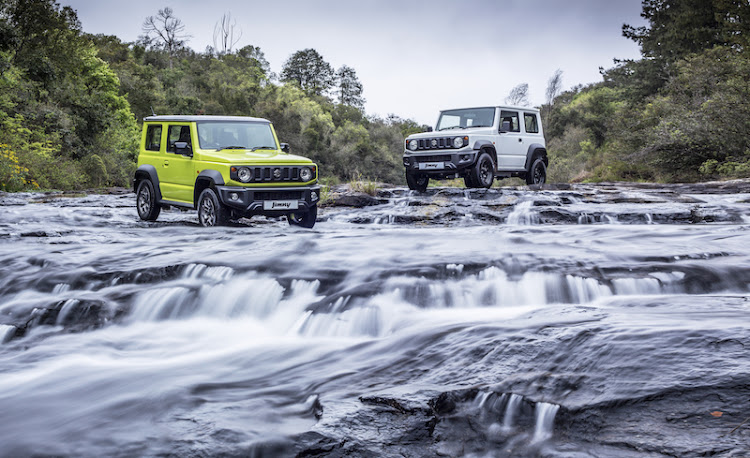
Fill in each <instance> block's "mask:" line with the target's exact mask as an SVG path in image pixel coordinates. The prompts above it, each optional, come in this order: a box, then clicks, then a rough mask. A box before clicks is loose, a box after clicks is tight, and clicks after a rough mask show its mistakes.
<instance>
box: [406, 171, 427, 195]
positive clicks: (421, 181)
mask: <svg viewBox="0 0 750 458" xmlns="http://www.w3.org/2000/svg"><path fill="white" fill-rule="evenodd" d="M429 183H430V178H429V177H428V176H427V175H416V174H413V173H409V172H408V171H407V172H406V184H407V185H408V186H409V189H411V190H412V191H418V192H425V191H427V185H428V184H429Z"/></svg>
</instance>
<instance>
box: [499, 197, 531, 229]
mask: <svg viewBox="0 0 750 458" xmlns="http://www.w3.org/2000/svg"><path fill="white" fill-rule="evenodd" d="M533 205H534V202H533V201H531V200H527V201H526V202H521V203H520V204H517V205H516V206H515V207H513V211H511V212H510V213H509V214H508V220H507V223H508V224H510V225H513V226H530V225H532V224H538V223H539V216H538V215H537V214H536V212H535V211H533V210H532V207H533Z"/></svg>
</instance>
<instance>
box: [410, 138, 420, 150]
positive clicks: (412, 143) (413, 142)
mask: <svg viewBox="0 0 750 458" xmlns="http://www.w3.org/2000/svg"><path fill="white" fill-rule="evenodd" d="M417 148H419V142H418V141H416V140H411V141H409V149H410V150H412V151H416V150H417Z"/></svg>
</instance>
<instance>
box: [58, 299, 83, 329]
mask: <svg viewBox="0 0 750 458" xmlns="http://www.w3.org/2000/svg"><path fill="white" fill-rule="evenodd" d="M78 304H80V301H78V300H76V299H68V300H67V301H65V303H64V304H63V306H62V307H60V313H58V314H57V320H56V321H55V324H56V325H58V326H62V325H63V324H65V319H66V318H67V317H68V315H69V314H70V312H71V311H72V310H73V309H75V308H76V307H77V306H78Z"/></svg>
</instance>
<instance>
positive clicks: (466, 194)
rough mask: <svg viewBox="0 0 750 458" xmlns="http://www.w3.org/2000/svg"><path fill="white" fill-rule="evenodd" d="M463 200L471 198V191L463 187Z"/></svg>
mask: <svg viewBox="0 0 750 458" xmlns="http://www.w3.org/2000/svg"><path fill="white" fill-rule="evenodd" d="M464 200H471V191H469V190H468V189H464Z"/></svg>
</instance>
